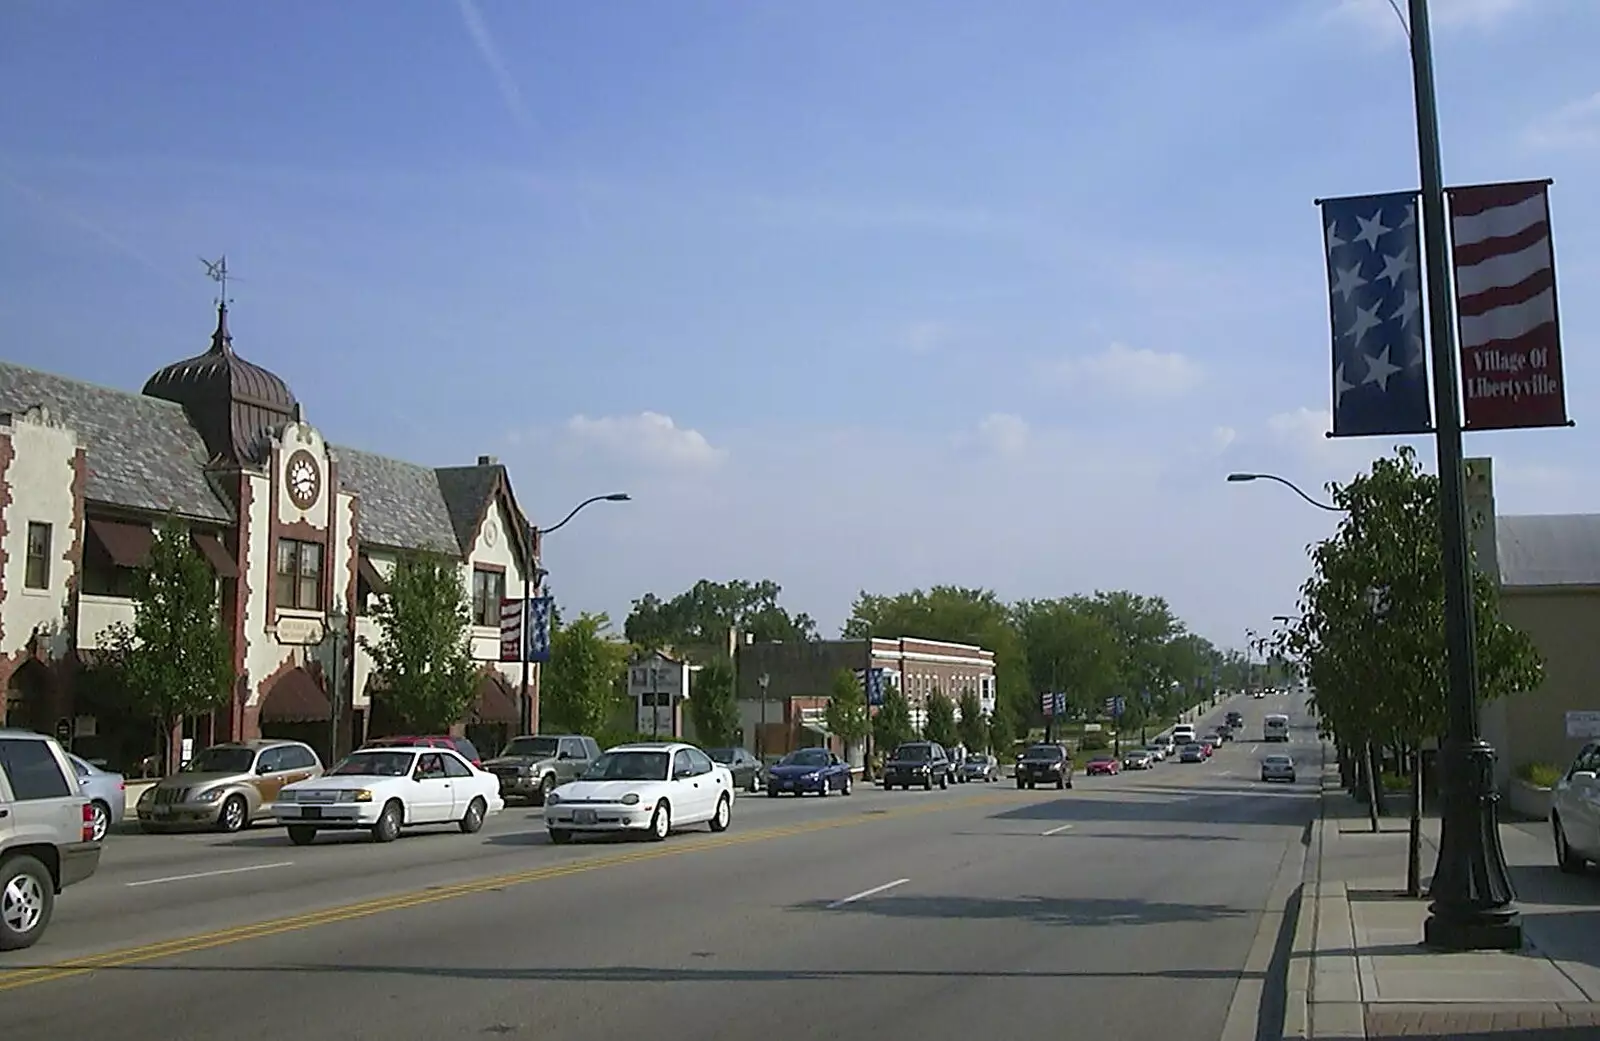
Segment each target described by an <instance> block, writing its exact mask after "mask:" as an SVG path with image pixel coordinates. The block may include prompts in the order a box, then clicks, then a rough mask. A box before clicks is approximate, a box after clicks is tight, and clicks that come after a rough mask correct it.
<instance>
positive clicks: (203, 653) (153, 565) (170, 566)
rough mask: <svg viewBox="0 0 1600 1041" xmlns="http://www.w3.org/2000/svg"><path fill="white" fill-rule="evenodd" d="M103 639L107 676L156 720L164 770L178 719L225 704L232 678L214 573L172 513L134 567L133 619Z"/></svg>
mask: <svg viewBox="0 0 1600 1041" xmlns="http://www.w3.org/2000/svg"><path fill="white" fill-rule="evenodd" d="M102 646H103V647H104V648H105V650H106V666H107V668H108V669H109V670H110V673H111V675H112V676H114V677H115V678H116V679H117V680H118V681H120V682H121V684H122V685H123V686H124V687H125V688H126V689H127V691H128V693H129V694H130V695H131V696H132V697H133V699H134V700H135V701H137V703H138V704H139V705H140V706H141V707H143V709H144V710H145V711H147V712H149V713H150V715H151V716H152V717H153V718H154V719H155V721H156V722H157V723H158V724H159V725H160V727H161V737H160V749H161V756H162V761H163V765H164V766H166V767H167V769H168V771H169V772H170V769H171V765H172V764H171V763H169V762H167V759H168V758H170V756H171V752H172V749H171V744H172V734H173V731H174V730H176V729H177V726H178V724H179V723H180V722H181V721H182V720H183V718H184V717H185V716H192V715H200V714H202V713H206V712H211V711H213V710H215V709H216V708H217V707H219V706H220V705H222V704H224V703H225V702H226V701H227V699H228V695H229V694H230V692H231V691H232V690H233V685H234V683H235V682H236V681H237V679H238V676H237V674H236V673H235V672H234V669H233V658H232V655H231V653H230V651H229V645H228V637H227V634H226V633H224V632H223V629H222V617H221V612H220V608H219V599H218V596H217V579H216V575H215V574H214V573H213V572H212V570H211V568H210V566H209V565H207V564H206V562H205V559H204V558H203V557H201V556H200V554H199V552H198V551H196V549H195V548H194V543H193V542H192V541H191V540H190V538H189V531H188V529H187V528H185V527H184V526H183V525H182V524H180V523H178V522H177V521H176V520H168V521H167V522H166V523H164V524H163V525H162V526H161V528H160V529H159V530H158V531H157V532H156V534H155V538H154V539H153V540H152V541H151V543H150V564H149V566H148V567H145V568H141V569H140V570H139V571H138V572H137V573H136V574H135V577H134V587H133V624H132V625H128V624H127V623H125V622H118V623H115V624H113V625H112V626H110V628H109V629H108V630H107V632H106V634H105V636H104V638H103V640H102Z"/></svg>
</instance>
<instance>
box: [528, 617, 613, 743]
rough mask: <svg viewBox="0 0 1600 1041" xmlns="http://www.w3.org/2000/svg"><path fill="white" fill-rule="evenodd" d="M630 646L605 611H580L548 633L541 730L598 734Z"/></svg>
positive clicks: (605, 723)
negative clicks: (615, 631) (614, 630)
mask: <svg viewBox="0 0 1600 1041" xmlns="http://www.w3.org/2000/svg"><path fill="white" fill-rule="evenodd" d="M629 652H630V648H629V647H628V645H627V644H626V643H624V642H623V641H621V640H619V639H617V638H616V637H615V636H613V635H612V633H611V619H610V618H608V617H606V615H605V614H603V613H602V614H588V613H584V614H580V615H579V616H578V617H577V618H575V619H574V620H573V621H571V622H569V623H567V624H565V625H562V626H561V627H560V628H558V629H556V630H555V631H554V632H552V633H551V634H550V661H549V663H548V664H547V665H545V667H544V671H543V674H542V675H541V676H540V677H539V724H540V729H542V730H545V731H547V732H550V731H556V732H561V733H570V734H590V735H594V734H599V733H601V732H602V731H604V730H605V729H606V728H607V727H608V726H609V725H610V724H611V720H612V717H613V716H614V715H615V713H616V709H617V677H618V676H621V675H622V674H623V673H624V672H626V671H627V668H628V654H629Z"/></svg>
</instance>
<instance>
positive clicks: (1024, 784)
mask: <svg viewBox="0 0 1600 1041" xmlns="http://www.w3.org/2000/svg"><path fill="white" fill-rule="evenodd" d="M1026 787H1028V782H1027V781H1024V780H1023V779H1022V778H1020V777H1019V778H1017V791H1019V792H1020V791H1022V789H1024V788H1026Z"/></svg>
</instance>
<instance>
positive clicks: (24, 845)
mask: <svg viewBox="0 0 1600 1041" xmlns="http://www.w3.org/2000/svg"><path fill="white" fill-rule="evenodd" d="M94 827H95V824H94V810H93V808H92V807H91V805H90V802H89V799H88V797H87V796H85V795H84V794H83V792H82V791H80V790H79V788H78V778H77V771H76V770H74V769H73V766H72V763H71V761H70V760H69V759H68V758H67V754H66V752H65V751H63V750H62V748H61V746H60V745H59V744H57V743H56V741H55V739H54V738H51V737H49V736H47V735H45V734H35V733H33V732H32V731H28V730H7V729H4V728H0V951H20V950H22V949H23V948H25V947H32V946H33V945H34V944H35V943H38V942H39V937H41V936H43V935H44V931H45V929H46V928H47V927H48V926H49V925H50V916H51V915H52V914H53V913H54V912H55V907H56V897H57V896H59V895H60V894H61V891H62V890H63V889H66V888H67V887H68V886H71V885H76V884H77V883H79V882H82V881H83V880H84V879H86V878H88V877H89V876H90V875H93V874H94V873H95V869H96V868H98V867H99V866H100V842H99V840H97V839H96V838H95V837H94Z"/></svg>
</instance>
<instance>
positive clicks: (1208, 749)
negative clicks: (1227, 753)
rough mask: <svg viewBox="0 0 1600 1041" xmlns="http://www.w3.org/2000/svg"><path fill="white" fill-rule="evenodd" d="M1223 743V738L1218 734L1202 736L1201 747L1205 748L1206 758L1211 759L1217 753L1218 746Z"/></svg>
mask: <svg viewBox="0 0 1600 1041" xmlns="http://www.w3.org/2000/svg"><path fill="white" fill-rule="evenodd" d="M1221 744H1222V739H1221V738H1219V737H1216V736H1214V735H1213V736H1209V737H1202V738H1201V739H1200V747H1201V748H1202V749H1204V750H1205V754H1206V758H1207V759H1210V758H1211V757H1212V756H1213V755H1215V754H1216V752H1217V748H1218V747H1219V746H1220V745H1221Z"/></svg>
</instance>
